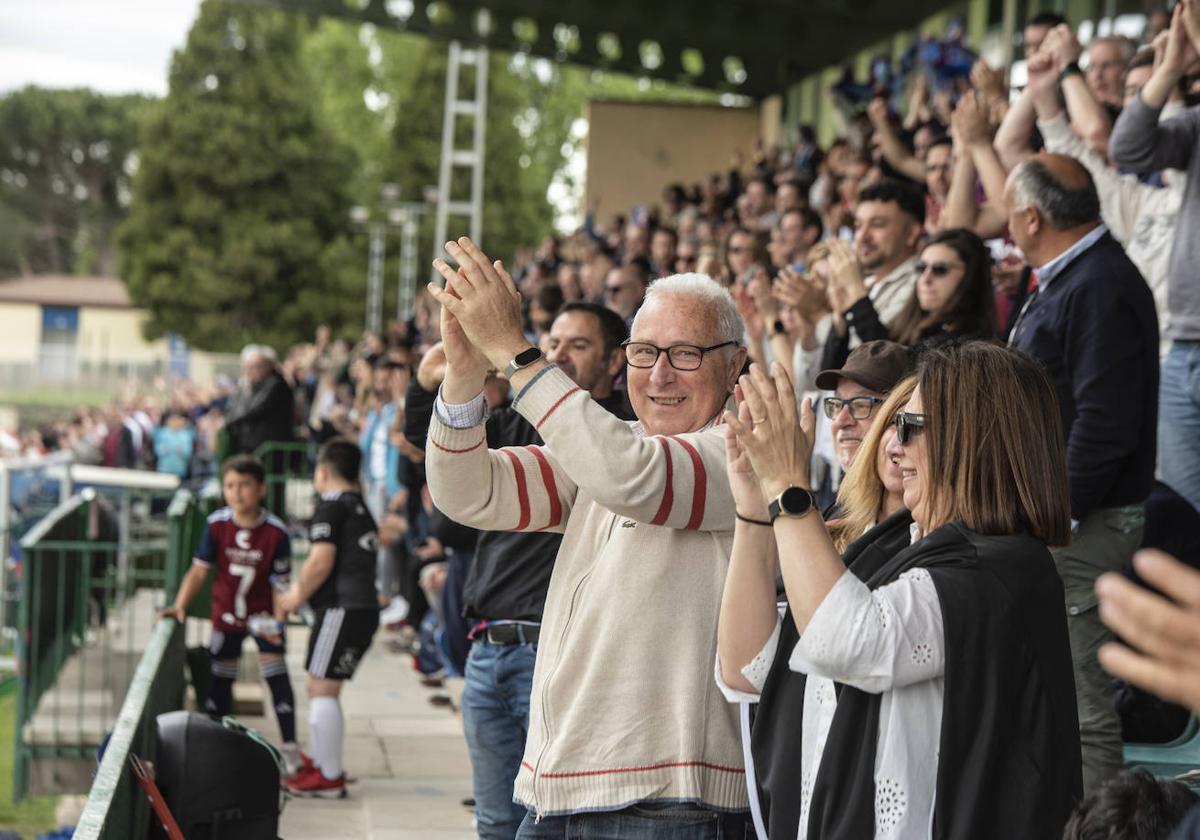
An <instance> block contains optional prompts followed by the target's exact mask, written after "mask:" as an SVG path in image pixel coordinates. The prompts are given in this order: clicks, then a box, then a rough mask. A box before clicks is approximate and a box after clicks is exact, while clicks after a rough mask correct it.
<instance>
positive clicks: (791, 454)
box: [16, 0, 1200, 838]
mask: <svg viewBox="0 0 1200 840" xmlns="http://www.w3.org/2000/svg"><path fill="white" fill-rule="evenodd" d="M1023 42H1024V56H1023V58H1024V64H1025V69H1026V76H1027V83H1026V84H1025V86H1024V88H1023V89H1021V90H1020V91H1018V92H1015V93H1010V87H1009V79H1008V69H1007V68H994V67H990V66H988V65H987V64H986V62H984V61H982V60H979V59H977V58H975V57H974V56H972V55H971V54H970V53H969V52H968V51H966V50H965V48H963V47H962V45H961V44H960V43H958V42H957V41H955V40H954V39H953V38H951V39H948V40H947V42H946V43H944V44H942V45H941V47H940V48H939V49H940V51H939V50H934V51H933V52H932V53H930V52H929V50H922V49H918V50H917V51H916V52H914V53H913V54H912V55H910V56H908V57H907V58H906V63H905V64H903V65H902V66H901V67H900V68H899V69H898V70H889V72H883V69H881V70H880V72H878V73H873V77H872V78H873V81H872V83H870V84H868V85H866V86H865V89H860V88H863V87H864V86H855V85H854V84H852V83H851V82H850V81H847V82H844V83H843V84H841V85H839V88H838V90H837V91H836V92H837V94H838V96H839V102H840V105H839V128H840V130H839V132H838V135H839V136H838V137H837V139H836V140H834V141H833V143H832V144H830V145H828V146H827V147H825V148H822V147H820V146H819V144H818V142H817V137H816V134H815V133H814V132H813V131H812V130H811V129H810V128H809V127H807V126H800V127H799V129H798V132H797V136H798V142H797V143H795V144H794V145H792V146H788V147H763V148H759V149H757V150H756V151H755V154H754V155H753V157H752V158H750V159H744V158H743V156H742V155H741V154H740V153H738V154H735V155H734V157H733V160H732V162H731V164H730V166H729V167H728V169H727V170H726V171H723V172H716V173H714V174H712V175H711V176H710V177H709V178H707V179H706V180H703V181H702V182H700V183H697V184H693V185H685V184H676V185H672V186H670V187H668V188H667V189H665V190H664V191H663V194H662V196H661V199H660V201H659V202H658V203H657V204H655V205H649V206H644V207H637V208H630V209H629V212H628V213H626V214H622V215H619V216H616V217H614V218H611V219H596V218H593V217H591V216H589V217H588V218H587V219H586V221H585V224H584V225H583V226H582V227H581V229H580V230H578V231H577V232H575V233H574V234H572V235H570V236H566V237H547V238H546V239H545V240H544V241H543V242H542V243H541V244H540V245H538V246H536V247H530V248H528V249H525V250H523V251H521V252H520V253H518V254H517V255H516V256H515V258H514V259H513V260H512V261H511V263H508V267H506V266H505V265H504V264H502V263H496V262H493V261H492V260H491V259H489V258H488V257H486V256H485V255H484V253H483V252H482V251H481V250H480V249H479V246H478V245H477V244H475V243H472V242H470V241H469V240H465V239H464V240H458V241H457V242H455V243H449V244H448V253H449V255H450V256H451V258H452V259H453V261H454V263H455V265H449V264H447V263H445V262H441V261H438V262H437V263H435V265H436V266H437V267H438V269H439V270H440V271H441V273H442V274H443V276H444V277H445V279H446V281H447V285H448V286H449V287H451V288H452V290H453V291H452V292H451V291H447V290H442V289H438V288H430V289H429V290H428V291H425V292H422V294H421V295H420V296H419V298H418V304H417V311H416V314H415V316H414V318H413V319H412V320H411V321H410V322H408V323H395V324H393V325H392V326H391V327H390V328H389V329H388V331H387V333H386V334H384V335H374V334H368V335H365V336H364V337H363V338H362V339H361V340H360V341H359V342H358V343H357V344H354V345H351V343H350V342H349V341H347V340H343V339H338V338H334V337H333V336H331V335H330V333H329V331H328V329H325V328H321V329H319V330H318V332H317V334H316V335H315V337H314V339H313V340H312V341H311V342H308V343H304V344H300V345H297V346H295V347H292V348H290V349H289V350H288V351H287V354H286V356H285V357H284V358H282V359H279V358H277V357H276V355H275V353H274V352H273V351H272V350H271V349H270V348H266V347H261V346H250V347H247V348H246V349H245V350H244V351H243V354H242V374H243V375H242V379H241V381H240V382H239V383H237V384H234V383H231V382H230V383H225V384H223V385H221V386H218V387H217V388H216V389H214V390H212V391H204V390H201V389H198V388H194V387H190V386H182V385H181V386H178V387H177V388H176V390H175V392H174V393H172V394H171V395H170V398H169V399H167V400H164V401H161V402H160V404H159V405H157V406H152V405H151V404H150V402H149V401H147V400H145V399H140V400H132V399H131V400H127V401H124V402H122V403H120V406H119V407H113V408H109V409H105V410H99V411H83V412H81V413H80V414H79V416H78V417H76V418H75V419H74V420H72V421H70V422H67V423H60V424H54V425H52V426H50V427H47V428H44V429H40V430H38V431H36V432H29V433H27V434H26V435H24V436H22V439H21V440H20V441H19V442H17V443H16V445H17V446H18V447H19V448H22V449H25V450H28V451H46V450H52V449H69V450H71V451H73V452H74V453H75V455H76V457H77V458H78V459H79V460H81V461H84V462H89V463H103V464H106V465H111V466H126V467H130V466H133V467H145V468H156V469H159V470H163V471H166V472H172V473H175V474H177V475H179V476H180V477H181V478H183V479H185V480H201V479H204V478H206V477H209V476H212V475H213V474H214V469H215V465H216V463H217V462H218V459H219V458H220V457H221V455H222V454H224V453H253V452H255V451H256V450H259V449H260V447H261V446H262V445H263V444H268V443H280V442H292V441H301V442H309V443H312V444H315V445H319V444H322V443H325V442H327V441H329V440H331V439H333V438H339V437H341V438H350V439H352V440H355V441H357V442H358V444H359V447H360V449H361V452H362V473H361V486H362V497H363V499H364V500H365V502H366V505H367V507H368V509H369V510H370V512H371V514H372V516H373V517H374V519H375V521H376V523H377V525H378V528H379V537H380V540H379V542H380V546H379V552H378V557H377V568H376V584H377V588H378V592H379V604H380V608H381V619H380V620H381V623H382V624H385V625H390V626H392V627H393V628H395V627H402V626H408V627H411V628H412V630H413V632H414V633H416V634H417V635H418V643H417V644H415V645H413V646H412V647H413V649H414V652H415V663H416V667H417V668H418V669H419V670H420V671H421V672H422V673H423V674H424V675H425V678H426V679H427V681H428V682H429V683H430V684H431V685H433V684H437V683H438V682H439V681H440V680H442V679H444V678H445V677H446V676H448V675H462V676H465V678H466V691H465V693H464V695H463V701H462V702H463V719H464V728H465V732H466V738H467V742H468V747H469V750H470V755H471V761H472V767H473V771H474V777H475V778H474V785H475V788H474V798H475V808H476V820H477V827H478V831H479V834H480V836H481V837H485V838H501V837H504V838H512V837H514V836H517V835H518V833H519V836H521V837H526V838H532V837H552V836H555V837H563V836H567V834H566V832H569V831H573V830H574V826H575V825H577V824H582V823H578V822H572V821H583V823H586V824H588V825H594V826H595V830H596V831H599V832H609V834H606V835H605V836H609V835H610V834H611V835H612V836H623V837H642V836H647V837H649V836H668V835H666V834H661V833H659V834H656V833H655V832H661V831H663V830H665V829H663V825H664V824H666V823H669V824H670V825H671V827H672V830H678V831H679V833H677V834H671V835H669V836H672V837H674V836H679V837H692V836H701V834H700V833H699V832H700V831H706V832H707V833H706V834H704V835H703V836H714V834H715V836H723V837H743V836H753V832H754V830H755V828H754V826H755V825H757V826H758V827H759V830H760V831H766V832H769V836H771V837H788V838H791V837H797V836H798V837H806V836H811V837H827V838H831V837H836V838H843V837H845V838H849V837H866V836H872V834H873V836H877V837H917V836H931V835H934V836H938V837H968V836H969V837H1017V836H1027V837H1035V836H1036V837H1053V836H1058V835H1060V834H1061V832H1062V831H1063V830H1064V827H1065V830H1066V836H1067V837H1072V838H1076V837H1077V838H1091V837H1109V836H1113V837H1116V836H1120V837H1138V838H1143V837H1144V838H1150V837H1166V836H1167V835H1168V834H1169V833H1170V832H1171V831H1172V830H1173V829H1174V828H1175V826H1176V825H1178V824H1179V823H1180V822H1181V821H1184V815H1185V813H1186V812H1187V811H1188V809H1189V808H1190V807H1191V806H1192V805H1193V803H1194V802H1195V799H1196V798H1195V796H1194V795H1193V794H1191V793H1190V792H1189V791H1188V790H1187V789H1186V788H1184V787H1183V786H1182V785H1179V784H1178V783H1160V782H1157V781H1155V780H1153V779H1151V778H1150V777H1148V776H1146V775H1144V774H1128V773H1124V772H1122V764H1123V762H1122V754H1121V745H1122V741H1123V740H1124V741H1156V742H1166V741H1169V740H1171V739H1172V738H1174V737H1176V736H1177V735H1179V734H1180V732H1182V731H1183V728H1184V725H1185V724H1186V722H1187V719H1188V716H1189V714H1190V711H1191V710H1195V709H1196V708H1197V705H1198V702H1197V701H1198V700H1200V692H1193V693H1189V692H1190V691H1191V689H1190V684H1186V683H1185V682H1184V681H1181V680H1180V679H1179V678H1178V675H1177V674H1176V675H1175V677H1174V678H1172V679H1173V680H1174V681H1172V679H1169V678H1168V677H1167V676H1163V674H1162V673H1160V670H1158V669H1161V668H1162V667H1163V662H1167V663H1168V664H1169V663H1170V661H1171V656H1172V655H1174V654H1173V653H1171V652H1163V648H1162V645H1163V644H1166V643H1160V641H1159V640H1158V638H1157V637H1147V636H1146V635H1145V634H1146V633H1148V632H1150V631H1148V630H1146V626H1145V625H1139V624H1138V620H1139V619H1138V614H1139V610H1140V611H1141V612H1153V611H1154V610H1158V611H1159V612H1160V614H1166V613H1165V611H1166V610H1174V611H1175V612H1173V613H1171V614H1172V615H1175V614H1176V613H1178V614H1179V617H1178V620H1179V621H1188V622H1192V624H1191V626H1193V627H1195V626H1200V616H1198V615H1197V614H1196V612H1195V607H1194V606H1193V607H1189V606H1188V605H1187V604H1186V603H1185V604H1183V605H1178V604H1172V603H1170V602H1168V601H1167V600H1165V599H1162V598H1161V597H1160V595H1153V596H1151V595H1148V594H1144V593H1145V592H1146V590H1141V589H1139V588H1138V587H1137V586H1135V585H1134V583H1128V582H1127V581H1133V582H1135V583H1136V582H1138V581H1141V580H1142V579H1143V578H1145V579H1147V580H1151V581H1152V582H1154V583H1155V586H1156V588H1157V589H1158V590H1159V592H1160V593H1166V595H1168V596H1173V597H1176V600H1178V597H1177V596H1176V592H1177V591H1186V589H1187V586H1188V585H1194V584H1192V582H1191V578H1188V577H1186V575H1188V574H1189V572H1188V570H1187V568H1186V567H1187V566H1191V567H1193V568H1196V567H1200V394H1198V393H1197V389H1196V383H1197V381H1198V379H1200V343H1198V342H1200V285H1198V284H1197V266H1200V244H1197V243H1200V239H1197V236H1196V231H1197V230H1200V227H1198V225H1197V221H1198V220H1200V104H1198V103H1200V57H1198V56H1200V9H1198V8H1197V3H1196V2H1194V0H1189V2H1183V3H1180V4H1178V5H1177V6H1176V8H1175V11H1174V12H1173V14H1171V15H1167V14H1165V13H1155V14H1151V15H1149V16H1148V18H1147V28H1146V31H1145V33H1144V34H1143V37H1142V39H1141V41H1140V42H1139V41H1134V40H1131V39H1127V38H1124V37H1117V36H1105V37H1096V38H1093V39H1092V40H1091V41H1090V42H1089V43H1088V44H1087V45H1086V47H1085V46H1084V45H1083V44H1081V43H1080V41H1079V39H1078V38H1077V36H1076V34H1075V32H1074V31H1073V30H1072V29H1071V28H1070V27H1069V26H1068V25H1067V24H1066V22H1065V21H1064V20H1063V19H1062V18H1060V17H1058V16H1057V15H1055V14H1053V13H1041V14H1038V15H1037V16H1035V17H1033V18H1032V19H1030V20H1029V21H1028V22H1027V24H1026V26H1025V27H1024V30H1023ZM884 69H887V68H884ZM483 244H484V245H485V246H486V243H483ZM493 256H494V255H493ZM677 275H682V277H680V276H677ZM668 278H669V279H668ZM530 347H533V348H536V349H537V350H540V354H539V353H536V352H535V353H530V351H529V350H528V348H530ZM748 366H749V367H748ZM735 393H736V400H735V401H733V402H731V404H730V408H731V409H732V411H731V412H730V413H727V414H724V415H722V414H721V411H722V408H723V407H724V406H725V403H726V401H727V400H728V399H729V398H730V396H731V395H732V394H735ZM810 396H814V397H815V401H811V402H810V400H809V397H810ZM155 409H158V410H155ZM631 421H632V423H633V425H631ZM267 466H268V472H270V471H272V470H279V469H286V468H289V467H288V462H287V461H286V459H281V460H278V461H277V462H275V463H274V464H271V463H268V465H267ZM812 511H816V514H812V513H811V512H812ZM826 524H828V529H827V528H826ZM764 526H765V527H764ZM772 531H773V532H774V538H772ZM1146 547H1150V548H1157V549H1162V550H1164V551H1166V552H1168V553H1169V554H1171V555H1173V556H1174V557H1176V558H1178V560H1179V561H1182V564H1183V565H1179V564H1173V565H1172V561H1170V560H1166V559H1162V558H1159V557H1152V558H1151V559H1150V560H1149V561H1145V562H1143V560H1144V556H1142V555H1139V556H1140V557H1143V560H1139V562H1138V563H1137V564H1135V563H1134V561H1133V558H1134V555H1135V552H1136V551H1137V550H1138V549H1141V548H1146ZM1164 564H1165V565H1164ZM1164 569H1166V570H1167V571H1166V572H1164V571H1163V570H1164ZM1051 570H1054V571H1056V572H1057V574H1050V571H1051ZM727 573H728V576H727ZM1107 573H1116V574H1117V575H1120V576H1123V579H1117V580H1113V579H1112V578H1110V577H1107V576H1105V575H1106V574H1107ZM1172 580H1175V581H1184V583H1183V584H1179V586H1178V588H1176V587H1173V586H1172V585H1171V584H1170V581H1172ZM1098 581H1099V583H1098ZM1164 581H1166V583H1164ZM1185 584H1186V585H1185ZM1150 597H1152V598H1155V599H1157V600H1155V601H1150V602H1147V601H1145V600H1144V599H1145V598H1150ZM1139 599H1143V600H1139ZM783 601H786V602H787V603H786V609H785V610H782V611H781V610H780V609H779V604H781V603H782V602H783ZM1189 603H1191V604H1195V603H1196V599H1195V598H1194V597H1192V599H1191V601H1190V602H1189ZM1098 605H1101V606H1098ZM1112 628H1117V629H1118V630H1119V635H1120V636H1121V637H1122V638H1124V639H1126V640H1127V641H1132V642H1133V643H1135V646H1137V647H1138V648H1139V649H1140V650H1141V651H1142V653H1143V654H1145V656H1142V657H1139V656H1138V655H1137V654H1135V653H1132V652H1130V651H1129V650H1128V649H1125V648H1120V647H1116V648H1114V647H1112V646H1111V642H1112V640H1113V638H1114V636H1113V633H1112ZM847 629H849V630H850V631H851V632H843V631H845V630H847ZM551 630H552V631H553V633H551V632H550V631H551ZM1192 634H1193V636H1196V635H1197V631H1195V630H1193V631H1192ZM1138 642H1141V644H1138ZM395 643H397V644H405V645H407V644H408V643H407V642H403V643H401V642H398V641H396V642H395ZM1171 650H1173V649H1171ZM1098 652H1099V653H1098ZM777 653H778V655H777ZM714 662H715V674H714ZM1196 664H1197V663H1193V668H1196ZM1102 666H1104V667H1102ZM1106 669H1107V670H1106ZM1167 670H1171V669H1167ZM1176 670H1177V669H1176ZM1114 675H1116V676H1118V677H1121V678H1123V679H1122V680H1119V681H1117V682H1116V683H1114V681H1113V676H1114ZM1144 689H1149V691H1146V690H1144ZM1156 695H1157V696H1156ZM727 701H735V702H747V703H752V704H758V706H759V709H758V713H757V715H756V718H755V724H754V728H753V731H752V734H751V735H750V738H749V743H748V744H746V745H743V743H742V738H743V737H744V736H743V735H742V734H740V730H739V721H738V717H737V714H738V712H737V706H736V705H731V704H730V703H728V702H727ZM1176 704H1179V705H1176ZM979 732H984V733H985V735H986V737H976V735H977V733H979ZM985 742H986V743H985ZM743 747H745V752H743ZM744 755H745V756H750V765H751V767H752V768H754V769H755V770H756V771H757V772H756V774H754V775H752V776H751V778H750V781H749V790H750V794H749V795H748V794H747V776H746V774H745V772H744V771H745V769H746V767H747V766H746V762H745V759H744ZM755 777H756V778H755ZM514 786H515V792H516V796H515V800H514ZM872 803H873V807H872ZM748 806H749V807H750V808H751V811H752V816H753V818H752V817H751V816H747V814H746V809H747V807H748ZM606 821H607V822H606ZM1188 822H1189V824H1196V825H1200V819H1197V818H1196V817H1195V816H1194V815H1193V816H1192V817H1189V818H1188ZM688 826H690V827H691V828H694V829H695V831H694V832H693V833H687V831H688V830H689V829H687V827H688ZM931 826H932V829H931V828H930V827H931ZM1187 830H1188V829H1187V827H1186V826H1184V827H1182V828H1180V831H1182V832H1186V831H1187ZM570 836H574V835H573V834H572V835H570ZM762 836H767V835H766V834H763V835H762ZM1176 836H1180V837H1183V836H1197V835H1192V834H1178V835H1176Z"/></svg>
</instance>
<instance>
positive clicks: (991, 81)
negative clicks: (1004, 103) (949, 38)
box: [971, 58, 1008, 102]
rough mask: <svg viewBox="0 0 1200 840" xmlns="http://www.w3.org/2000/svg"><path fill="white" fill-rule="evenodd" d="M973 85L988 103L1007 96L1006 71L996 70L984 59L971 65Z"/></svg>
mask: <svg viewBox="0 0 1200 840" xmlns="http://www.w3.org/2000/svg"><path fill="white" fill-rule="evenodd" d="M971 84H972V85H973V86H974V87H975V89H976V90H977V91H979V94H980V96H982V97H983V98H984V99H986V100H987V101H989V102H990V101H991V100H993V99H995V98H996V97H998V96H1005V95H1006V94H1007V93H1008V89H1007V87H1006V86H1005V84H1004V71H1003V70H994V69H992V66H991V65H990V64H988V63H987V62H986V61H984V60H983V59H982V58H981V59H979V60H978V61H976V62H975V63H974V64H973V65H971Z"/></svg>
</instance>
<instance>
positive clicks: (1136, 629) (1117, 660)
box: [1096, 549, 1200, 714]
mask: <svg viewBox="0 0 1200 840" xmlns="http://www.w3.org/2000/svg"><path fill="white" fill-rule="evenodd" d="M1134 567H1135V568H1136V569H1137V572H1138V574H1139V575H1141V577H1142V579H1143V580H1145V581H1146V583H1148V584H1150V585H1151V586H1153V587H1155V588H1156V589H1158V590H1159V591H1160V592H1162V593H1163V594H1164V595H1166V596H1167V597H1166V598H1164V597H1162V596H1161V595H1158V594H1156V593H1154V592H1152V591H1150V590H1148V589H1144V588H1142V587H1140V586H1138V585H1137V584H1135V583H1132V582H1130V581H1129V580H1126V579H1125V578H1124V577H1122V576H1121V575H1117V574H1106V575H1103V576H1101V577H1100V579H1099V580H1097V581H1096V594H1097V595H1098V596H1099V597H1100V618H1101V619H1103V621H1104V623H1105V624H1107V625H1108V626H1109V627H1110V628H1112V630H1113V632H1114V633H1116V634H1117V635H1118V636H1120V637H1121V639H1122V640H1123V641H1124V642H1125V643H1126V644H1128V645H1130V647H1126V646H1125V645H1123V644H1120V643H1117V642H1110V643H1108V644H1106V645H1104V646H1103V647H1101V648H1100V664H1101V665H1103V666H1104V669H1105V670H1106V671H1108V672H1109V673H1110V674H1112V675H1113V676H1116V677H1120V678H1121V679H1123V680H1126V681H1128V682H1130V683H1133V684H1134V685H1136V686H1139V687H1141V688H1144V689H1146V690H1147V691H1150V692H1152V693H1154V694H1156V695H1158V696H1159V697H1162V698H1163V699H1164V700H1170V701H1172V702H1175V703H1182V704H1183V705H1185V706H1187V707H1188V708H1190V709H1191V710H1192V711H1193V712H1196V713H1198V714H1200V572H1197V571H1196V570H1195V569H1193V568H1191V567H1190V566H1185V565H1184V564H1183V563H1180V562H1179V561H1178V560H1176V559H1175V558H1173V557H1171V556H1170V555H1168V554H1165V553H1163V552H1161V551H1156V550H1154V549H1146V550H1143V551H1139V552H1138V553H1137V554H1136V555H1135V557H1134Z"/></svg>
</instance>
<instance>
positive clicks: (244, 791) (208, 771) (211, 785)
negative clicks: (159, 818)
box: [155, 711, 281, 840]
mask: <svg viewBox="0 0 1200 840" xmlns="http://www.w3.org/2000/svg"><path fill="white" fill-rule="evenodd" d="M279 768H280V764H279V755H278V753H277V752H276V751H275V749H274V747H272V746H271V745H270V744H268V743H266V742H265V741H263V740H262V739H261V738H260V737H259V736H258V734H257V733H256V732H253V731H252V730H248V729H246V728H245V727H243V726H242V725H241V724H239V723H237V722H236V721H234V720H232V719H231V718H226V719H225V721H224V722H221V721H216V720H213V719H212V718H210V717H208V716H207V715H204V714H201V713H199V712H186V711H182V712H167V713H166V714H162V715H159V716H158V752H157V756H156V760H155V780H156V782H157V783H158V787H159V789H160V790H161V791H162V794H163V799H164V800H166V803H167V806H168V807H169V808H170V809H171V813H172V814H173V815H174V817H175V821H176V822H178V823H179V828H180V830H181V831H182V832H183V836H184V837H186V838H187V840H276V838H277V837H278V830H279V808H280V801H281V794H280V787H279Z"/></svg>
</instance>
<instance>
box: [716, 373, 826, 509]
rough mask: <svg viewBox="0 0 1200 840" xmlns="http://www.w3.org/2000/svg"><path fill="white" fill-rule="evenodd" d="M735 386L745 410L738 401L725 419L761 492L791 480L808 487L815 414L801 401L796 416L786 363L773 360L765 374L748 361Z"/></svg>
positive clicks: (768, 493) (775, 490)
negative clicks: (800, 409)
mask: <svg viewBox="0 0 1200 840" xmlns="http://www.w3.org/2000/svg"><path fill="white" fill-rule="evenodd" d="M738 386H739V387H740V388H741V391H742V396H743V397H744V405H745V409H746V410H745V411H744V412H743V411H742V410H741V408H740V407H739V410H738V415H737V416H734V415H733V414H732V413H729V412H727V413H726V415H725V422H726V423H728V424H729V426H730V427H731V428H732V430H733V433H734V435H735V436H736V438H737V443H738V446H739V447H740V448H741V450H742V451H744V452H745V453H746V454H747V456H748V457H749V458H750V465H751V467H752V468H753V469H754V473H755V475H757V476H758V482H759V486H760V487H761V488H762V492H763V497H764V498H766V499H773V498H775V497H776V496H778V495H779V494H780V493H782V492H783V491H784V490H785V489H787V488H788V487H791V486H796V487H806V488H807V487H809V486H810V483H811V482H810V479H809V463H810V462H811V460H812V449H813V433H814V430H815V429H816V416H815V415H814V414H813V410H812V405H810V404H809V403H808V402H807V401H806V402H805V404H804V408H803V411H802V413H801V416H800V417H799V418H797V416H796V390H795V388H794V387H793V386H792V380H791V377H790V376H789V375H788V372H787V368H785V367H784V366H783V365H782V364H780V363H779V362H775V363H774V364H772V365H771V375H770V376H767V374H766V373H765V372H764V371H763V369H762V367H761V366H760V365H756V364H755V365H751V366H750V373H749V374H748V375H745V376H742V377H741V379H739V380H738Z"/></svg>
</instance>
